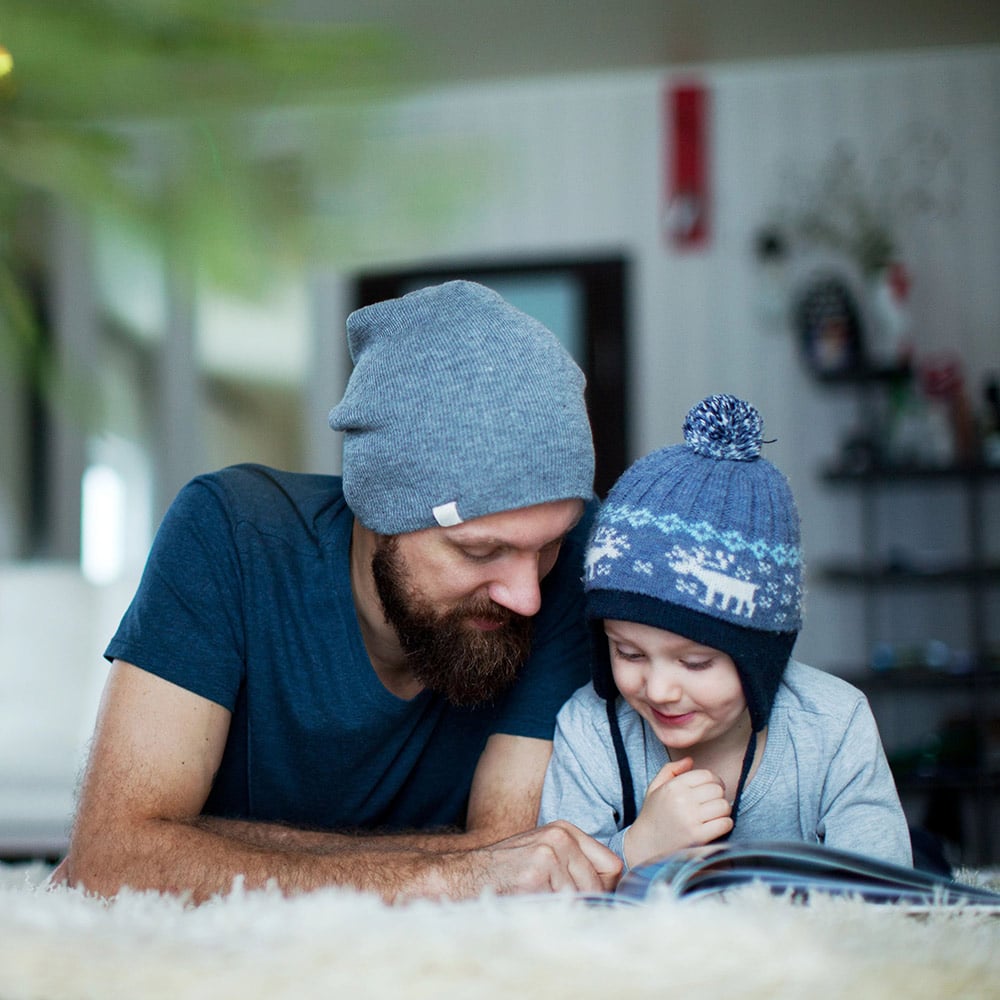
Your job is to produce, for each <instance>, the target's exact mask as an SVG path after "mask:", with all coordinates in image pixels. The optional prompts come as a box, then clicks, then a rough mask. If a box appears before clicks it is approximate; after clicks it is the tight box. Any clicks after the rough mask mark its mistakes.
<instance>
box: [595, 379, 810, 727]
mask: <svg viewBox="0 0 1000 1000" xmlns="http://www.w3.org/2000/svg"><path fill="white" fill-rule="evenodd" d="M762 430H763V421H762V420H761V417H760V414H759V413H758V412H757V410H756V409H755V408H754V407H753V406H751V405H750V404H749V403H746V402H744V401H743V400H740V399H737V398H736V397H735V396H729V395H718V396H710V397H708V398H707V399H704V400H702V401H701V402H700V403H698V404H697V405H696V406H695V407H693V408H692V409H691V411H690V412H689V413H688V415H687V418H686V419H685V421H684V438H685V443H684V444H682V445H676V446H673V447H668V448H661V449H660V450H659V451H655V452H653V453H652V454H650V455H647V456H646V457H645V458H642V459H640V460H639V461H638V462H636V463H635V464H634V465H632V466H631V468H629V469H628V470H627V471H626V472H625V473H624V474H623V475H622V476H621V478H620V479H619V480H618V482H617V483H616V484H615V485H614V487H613V488H612V490H611V492H610V493H609V494H608V498H607V500H606V501H605V502H604V505H603V506H602V507H601V510H600V512H599V514H598V517H597V521H596V523H595V526H594V529H593V533H592V535H591V541H590V545H589V547H588V551H587V561H586V580H585V588H586V592H587V614H588V617H590V618H593V619H605V618H611V619H618V620H620V621H637V622H640V623H642V624H644V625H652V626H654V627H656V628H662V629H666V630H667V631H670V632H675V633H677V634H678V635H683V636H685V637H687V638H689V639H693V640H694V641H696V642H700V643H702V644H704V645H706V646H711V647H712V648H713V649H720V650H722V651H723V652H724V653H727V654H729V656H731V657H732V659H733V660H734V661H735V663H736V667H737V670H738V671H739V673H740V679H741V681H742V683H743V689H744V693H745V694H746V698H747V705H748V707H749V709H750V717H751V721H752V722H753V728H754V730H755V731H757V730H760V729H762V728H763V727H764V725H766V723H767V717H768V715H769V714H770V711H771V705H772V703H773V701H774V695H775V693H776V692H777V689H778V684H779V683H780V682H781V675H782V673H783V672H784V669H785V665H786V663H787V661H788V657H789V655H790V653H791V647H792V645H793V644H794V642H795V638H796V636H797V634H798V632H799V629H800V628H801V627H802V554H801V548H800V542H799V516H798V511H797V509H796V506H795V501H794V499H793V497H792V492H791V489H790V487H789V485H788V481H787V480H786V479H785V477H784V475H782V473H781V472H780V471H779V470H778V469H777V468H775V467H774V466H773V465H772V464H771V463H770V462H768V461H767V460H766V459H763V458H761V457H760V452H761V445H762V443H763V440H762ZM595 684H599V685H600V693H601V694H603V695H604V696H605V697H607V696H608V695H609V694H611V693H617V692H615V691H614V688H613V684H614V681H613V680H611V676H610V666H608V667H607V670H606V671H602V672H601V676H600V677H596V676H595Z"/></svg>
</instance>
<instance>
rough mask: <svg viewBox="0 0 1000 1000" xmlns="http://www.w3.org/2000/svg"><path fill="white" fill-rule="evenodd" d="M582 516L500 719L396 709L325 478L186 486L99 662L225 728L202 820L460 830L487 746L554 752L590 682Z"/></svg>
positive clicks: (205, 480)
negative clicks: (549, 743) (144, 677)
mask: <svg viewBox="0 0 1000 1000" xmlns="http://www.w3.org/2000/svg"><path fill="white" fill-rule="evenodd" d="M592 514H593V505H591V507H590V508H588V511H587V514H586V515H585V517H584V518H583V520H582V521H581V523H580V524H579V525H577V527H576V528H575V529H574V530H573V532H572V533H571V534H570V536H569V537H568V538H567V540H566V542H565V544H564V545H563V548H562V551H561V553H560V556H559V560H558V562H557V564H556V567H555V568H554V569H553V570H552V572H551V573H550V574H549V575H548V576H547V577H546V579H545V580H544V581H543V584H542V610H541V611H540V612H539V614H538V616H537V618H536V620H535V641H534V646H533V651H532V655H531V657H530V659H529V661H528V663H527V664H526V665H525V667H524V668H523V671H522V673H521V675H520V677H519V680H518V681H517V683H516V684H515V686H514V687H513V689H512V690H511V691H510V692H509V693H508V694H507V695H506V696H504V698H502V699H501V700H500V701H498V703H497V704H496V705H493V706H486V707H478V708H456V707H454V706H452V705H449V704H448V703H447V702H446V701H445V700H444V699H443V698H442V697H441V696H439V695H437V694H434V693H432V692H429V691H422V692H421V693H420V694H418V695H417V696H416V697H415V698H413V699H411V700H408V701H407V700H404V699H401V698H398V697H396V696H395V695H393V694H392V693H390V692H389V691H388V690H386V688H385V687H384V686H383V685H382V683H381V682H380V681H379V679H378V677H377V676H376V675H375V672H374V670H373V669H372V666H371V663H370V661H369V659H368V655H367V652H366V651H365V647H364V643H363V642H362V639H361V632H360V629H359V627H358V621H357V617H356V615H355V611H354V601H353V598H352V594H351V585H350V574H349V568H348V554H349V546H350V538H351V527H352V524H353V516H352V514H351V512H350V510H349V509H348V507H347V505H346V504H345V502H344V498H343V493H342V490H341V485H340V480H339V478H337V477H333V476H319V475H303V474H296V473H288V472H279V471H276V470H274V469H269V468H265V467H263V466H256V465H241V466H234V467H231V468H228V469H223V470H222V471H220V472H216V473H212V474H209V475H205V476H200V477H199V478H197V479H195V480H193V481H192V482H191V483H189V484H188V485H187V486H186V487H184V489H183V490H182V491H181V492H180V493H179V494H178V496H177V498H176V500H175V501H174V503H173V504H172V505H171V507H170V509H169V510H168V512H167V514H166V516H165V517H164V519H163V522H162V524H161V525H160V528H159V530H158V532H157V535H156V539H155V540H154V543H153V547H152V550H151V552H150V555H149V559H148V561H147V564H146V568H145V571H144V573H143V576H142V580H141V582H140V585H139V588H138V590H137V592H136V595H135V597H134V599H133V601H132V603H131V605H130V606H129V608H128V610H127V611H126V613H125V616H124V617H123V619H122V622H121V624H120V626H119V628H118V631H117V632H116V634H115V636H114V638H113V639H112V640H111V643H110V644H109V646H108V648H107V650H106V651H105V656H106V657H107V658H108V659H121V660H126V661H128V662H129V663H134V664H135V665H136V666H139V667H141V668H142V669H143V670H147V671H149V672H151V673H153V674H156V675H158V676H159V677H163V678H165V679H166V680H169V681H171V682H173V683H174V684H178V685H180V686H181V687H183V688H187V689H188V690H191V691H194V692H195V693H197V694H199V695H201V696H203V697H205V698H209V699H211V700H212V701H215V702H217V703H218V704H220V705H222V706H224V707H225V708H227V709H229V710H230V711H231V712H232V723H231V728H230V732H229V737H228V741H227V744H226V748H225V752H224V755H223V759H222V763H221V766H220V769H219V772H218V775H217V777H216V780H215V783H214V785H213V788H212V791H211V794H210V796H209V798H208V801H207V802H206V803H205V806H204V812H205V813H207V814H210V815H217V816H228V817H239V818H247V819H256V820H270V821H275V822H282V823H287V824H292V825H296V826H308V827H317V828H324V829H351V828H355V829H386V830H400V829H427V828H431V827H438V826H455V825H461V824H463V823H464V819H465V810H466V805H467V801H468V795H469V788H470V784H471V780H472V774H473V771H474V770H475V767H476V763H477V760H478V757H479V755H480V753H481V752H482V749H483V747H484V746H485V743H486V739H487V737H488V736H490V735H491V734H492V733H498V732H499V733H510V734H513V735H518V736H532V737H538V738H541V739H551V738H552V734H553V730H554V723H555V716H556V713H557V712H558V710H559V708H560V707H561V706H562V704H563V702H565V701H566V699H567V698H568V697H569V695H570V694H571V693H572V692H573V691H574V690H575V689H576V688H578V687H579V686H580V685H582V684H584V683H586V681H587V679H588V674H589V662H588V656H589V654H588V640H587V632H586V629H585V626H584V621H583V612H582V584H581V578H582V565H583V548H584V545H585V543H586V537H587V531H588V529H589V524H590V520H591V516H592Z"/></svg>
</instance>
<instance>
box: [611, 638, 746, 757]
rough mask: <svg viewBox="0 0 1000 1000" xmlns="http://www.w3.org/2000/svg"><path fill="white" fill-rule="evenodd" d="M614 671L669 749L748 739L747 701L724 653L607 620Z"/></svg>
mask: <svg viewBox="0 0 1000 1000" xmlns="http://www.w3.org/2000/svg"><path fill="white" fill-rule="evenodd" d="M604 631H605V633H606V634H607V637H608V648H609V651H610V653H611V670H612V673H613V674H614V678H615V684H617V685H618V690H619V691H620V692H621V694H622V697H623V698H624V699H625V700H626V701H627V702H628V703H629V705H631V706H632V708H634V709H635V711H636V712H638V713H639V715H641V716H642V718H643V719H645V720H646V722H648V723H649V725H650V727H651V728H652V730H653V732H654V733H655V734H656V737H657V739H659V740H660V742H661V743H662V744H663V745H664V746H665V747H667V748H668V749H671V750H674V749H676V750H693V749H695V748H696V747H703V746H704V745H705V744H709V743H711V744H714V745H716V746H719V747H724V746H725V745H726V743H727V737H730V736H732V738H733V739H734V740H738V741H739V743H740V746H745V743H746V727H745V725H743V726H741V725H739V724H740V723H743V722H745V720H746V717H747V702H746V698H745V697H744V694H743V685H742V684H741V683H740V676H739V674H738V673H737V670H736V664H735V663H734V662H733V660H732V658H731V657H730V656H728V655H727V654H726V653H723V652H721V651H720V650H718V649H712V648H711V647H710V646H703V645H701V644H700V643H697V642H692V641H691V640H690V639H686V638H685V637H684V636H681V635H677V634H675V633H674V632H667V631H665V630H664V629H658V628H653V627H652V626H649V625H640V624H638V623H636V622H623V621H606V622H605V623H604Z"/></svg>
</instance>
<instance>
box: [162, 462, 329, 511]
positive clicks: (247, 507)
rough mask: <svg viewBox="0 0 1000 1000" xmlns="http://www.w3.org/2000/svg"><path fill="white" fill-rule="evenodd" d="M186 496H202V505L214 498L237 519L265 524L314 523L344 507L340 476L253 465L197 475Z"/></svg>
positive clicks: (248, 464) (228, 467)
mask: <svg viewBox="0 0 1000 1000" xmlns="http://www.w3.org/2000/svg"><path fill="white" fill-rule="evenodd" d="M182 494H188V495H192V496H194V497H195V498H198V497H201V498H202V499H201V501H200V502H205V501H204V498H205V497H206V496H207V495H211V496H213V497H214V498H215V500H216V502H217V503H219V504H220V505H221V506H222V507H223V508H224V509H225V510H226V511H227V512H228V514H229V515H230V517H231V518H233V519H234V520H236V521H242V520H250V521H254V522H264V523H266V522H268V521H273V520H275V519H282V520H283V519H287V517H288V516H289V515H294V516H297V517H302V518H304V519H305V520H306V521H307V522H309V523H311V522H312V521H313V520H314V519H315V517H316V516H317V515H319V514H320V513H321V512H323V511H324V510H329V509H330V508H331V507H334V506H336V505H338V504H340V505H342V504H343V497H344V493H343V488H342V486H341V481H340V477H339V476H330V475H323V474H319V473H305V472H287V471H285V470H282V469H275V468H271V467H270V466H266V465H258V464H253V463H249V462H248V463H243V464H240V465H230V466H227V467H226V468H224V469H218V470H216V471H214V472H206V473H204V474H202V475H200V476H197V477H196V478H195V479H193V480H192V481H191V482H190V483H188V485H187V486H186V487H185V489H184V491H182ZM194 502H196V503H197V502H199V500H198V499H195V500H194Z"/></svg>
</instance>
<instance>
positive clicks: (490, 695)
mask: <svg viewBox="0 0 1000 1000" xmlns="http://www.w3.org/2000/svg"><path fill="white" fill-rule="evenodd" d="M582 509H583V505H582V503H581V502H580V501H578V500H565V501H558V502H556V503H549V504H539V505H537V506H535V507H527V508H524V510H520V511H506V512H503V513H501V514H491V515H489V516H488V517H482V518H476V519H475V520H472V521H468V522H466V523H464V524H460V525H456V526H454V527H451V528H429V529H427V530H425V531H418V532H412V533H410V534H406V535H396V536H391V537H382V538H380V539H379V542H378V545H377V547H376V550H375V554H374V556H373V557H372V575H373V578H374V581H375V587H376V590H377V592H378V595H379V598H380V600H381V602H382V607H383V610H384V612H385V618H386V621H387V622H388V623H389V624H390V625H391V626H392V627H393V629H394V630H395V632H396V635H397V637H398V638H399V641H400V644H401V645H402V647H403V649H404V651H405V652H406V654H407V657H408V658H409V661H410V664H411V670H412V672H413V676H414V678H415V679H416V680H418V681H419V682H420V683H421V684H423V685H424V686H425V687H427V688H430V689H431V690H434V691H438V692H440V693H441V694H443V695H444V696H445V697H446V698H447V699H448V700H449V701H450V702H452V703H453V704H456V705H476V704H481V703H484V702H489V701H493V700H495V699H496V698H497V697H498V696H499V695H500V694H502V693H503V692H504V691H506V690H507V689H508V688H509V687H510V686H511V684H512V683H513V682H514V680H515V678H516V677H517V673H518V670H519V669H520V667H521V666H522V664H523V663H524V661H525V660H526V659H527V657H528V653H529V651H530V649H531V633H532V617H533V616H534V615H535V613H536V612H537V611H538V609H539V607H540V605H541V592H540V589H539V584H540V582H541V580H542V578H543V577H544V576H545V575H546V574H547V573H548V572H549V571H550V570H551V569H552V567H553V565H554V564H555V561H556V557H557V556H558V554H559V547H560V545H561V544H562V540H563V538H564V536H565V534H566V532H567V531H569V529H570V528H571V527H572V526H573V525H574V524H575V523H576V521H577V520H578V519H579V517H580V514H581V512H582Z"/></svg>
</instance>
